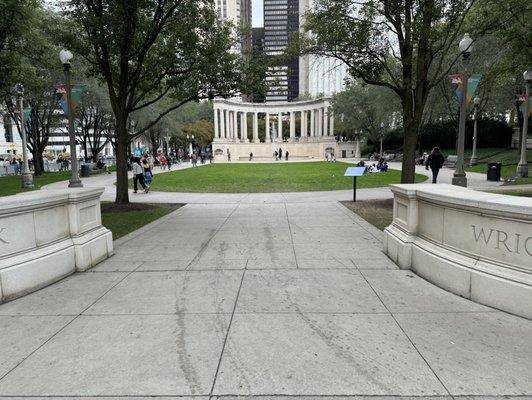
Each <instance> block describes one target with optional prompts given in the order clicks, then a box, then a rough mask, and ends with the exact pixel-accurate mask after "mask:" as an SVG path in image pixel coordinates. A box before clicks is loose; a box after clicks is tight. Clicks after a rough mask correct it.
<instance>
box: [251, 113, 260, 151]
mask: <svg viewBox="0 0 532 400" xmlns="http://www.w3.org/2000/svg"><path fill="white" fill-rule="evenodd" d="M253 142H255V143H260V140H259V113H258V112H254V113H253Z"/></svg>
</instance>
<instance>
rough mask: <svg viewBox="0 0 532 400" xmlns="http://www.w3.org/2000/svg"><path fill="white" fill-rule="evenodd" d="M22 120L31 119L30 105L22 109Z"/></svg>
mask: <svg viewBox="0 0 532 400" xmlns="http://www.w3.org/2000/svg"><path fill="white" fill-rule="evenodd" d="M23 115H24V121H30V120H31V107H26V108H25V109H24V111H23Z"/></svg>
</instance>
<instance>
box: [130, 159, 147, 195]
mask: <svg viewBox="0 0 532 400" xmlns="http://www.w3.org/2000/svg"><path fill="white" fill-rule="evenodd" d="M131 171H132V172H133V193H137V190H138V184H139V183H140V186H142V189H144V191H146V184H145V183H144V169H143V168H142V167H141V166H140V159H139V158H138V157H136V158H134V159H133V164H132V165H131Z"/></svg>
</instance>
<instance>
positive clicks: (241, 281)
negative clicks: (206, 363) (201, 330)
mask: <svg viewBox="0 0 532 400" xmlns="http://www.w3.org/2000/svg"><path fill="white" fill-rule="evenodd" d="M246 267H247V263H246ZM246 271H247V270H246V269H244V271H242V278H241V279H240V286H239V287H238V291H237V293H236V298H235V303H234V304H233V312H232V313H231V318H230V319H229V325H228V326H227V332H226V333H225V338H224V342H223V345H222V351H221V352H220V358H219V359H218V364H217V365H216V372H215V373H214V379H213V381H212V386H211V391H210V392H209V399H215V397H213V396H214V395H213V392H214V387H215V386H216V379H217V378H218V373H219V371H220V366H221V365H222V358H223V355H224V352H225V346H226V345H227V339H228V338H229V333H230V331H231V325H232V324H233V318H234V317H235V311H236V305H237V304H238V299H239V298H240V291H241V290H242V285H243V284H244V277H245V276H246Z"/></svg>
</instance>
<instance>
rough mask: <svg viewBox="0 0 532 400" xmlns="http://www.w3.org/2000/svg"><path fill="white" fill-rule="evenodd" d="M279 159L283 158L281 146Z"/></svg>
mask: <svg viewBox="0 0 532 400" xmlns="http://www.w3.org/2000/svg"><path fill="white" fill-rule="evenodd" d="M279 160H280V161H282V160H283V149H281V148H279Z"/></svg>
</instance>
